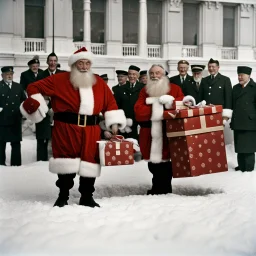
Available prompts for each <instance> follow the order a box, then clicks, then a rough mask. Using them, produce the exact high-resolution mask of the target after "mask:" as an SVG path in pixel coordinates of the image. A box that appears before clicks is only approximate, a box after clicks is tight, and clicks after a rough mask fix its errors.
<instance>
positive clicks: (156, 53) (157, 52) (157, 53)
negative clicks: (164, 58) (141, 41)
mask: <svg viewBox="0 0 256 256" xmlns="http://www.w3.org/2000/svg"><path fill="white" fill-rule="evenodd" d="M148 58H161V45H148Z"/></svg>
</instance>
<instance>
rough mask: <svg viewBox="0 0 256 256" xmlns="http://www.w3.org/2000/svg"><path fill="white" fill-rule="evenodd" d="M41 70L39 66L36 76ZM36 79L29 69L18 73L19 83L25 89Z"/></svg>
mask: <svg viewBox="0 0 256 256" xmlns="http://www.w3.org/2000/svg"><path fill="white" fill-rule="evenodd" d="M42 72H43V70H42V69H40V68H39V69H38V75H37V76H39V75H40V74H41V73H42ZM36 80H37V78H36V77H35V74H34V73H33V71H32V70H31V69H28V70H26V71H24V72H22V73H21V75H20V84H21V85H22V86H23V88H24V90H25V91H26V90H27V87H28V85H29V84H31V83H33V82H35V81H36Z"/></svg>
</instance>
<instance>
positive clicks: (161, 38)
mask: <svg viewBox="0 0 256 256" xmlns="http://www.w3.org/2000/svg"><path fill="white" fill-rule="evenodd" d="M53 1H54V2H53ZM53 6H54V8H53ZM53 9H54V11H53ZM53 13H54V21H53ZM53 24H54V26H53ZM53 29H54V38H55V40H54V46H55V47H54V49H55V52H56V54H57V55H58V56H59V63H60V64H61V68H62V69H67V70H68V66H67V59H68V56H69V55H70V54H71V53H72V52H74V51H75V50H76V49H79V48H80V47H82V46H86V47H87V48H88V49H89V50H91V51H93V52H94V54H95V61H94V64H93V69H94V72H95V73H98V74H103V73H107V74H108V77H109V79H110V80H109V85H110V86H113V85H114V84H116V82H117V81H116V74H115V70H117V69H125V70H127V68H128V67H129V65H131V64H135V65H137V66H139V67H140V68H141V69H148V68H149V67H150V66H151V65H152V64H153V63H159V64H162V65H163V66H164V67H165V68H166V70H167V71H169V73H170V74H169V76H172V75H175V74H177V70H176V68H177V62H178V61H179V60H180V59H186V60H188V61H189V63H190V64H207V62H208V60H209V59H210V58H214V59H218V60H219V61H220V66H221V67H220V68H221V69H220V72H221V73H222V74H224V75H227V76H229V77H230V78H231V80H232V82H233V84H235V83H237V76H236V67H237V66H238V65H248V66H251V67H252V68H253V74H252V77H253V78H254V79H255V80H256V0H223V1H203V0H193V1H192V0H183V1H181V0H0V67H2V66H5V65H13V66H15V81H17V82H19V76H20V73H21V72H22V71H24V70H26V69H27V62H28V60H30V59H31V58H32V57H33V56H34V55H35V54H37V55H39V56H40V62H41V67H42V68H45V67H46V63H45V61H46V57H47V55H48V54H49V53H51V52H52V42H53ZM205 75H207V71H205Z"/></svg>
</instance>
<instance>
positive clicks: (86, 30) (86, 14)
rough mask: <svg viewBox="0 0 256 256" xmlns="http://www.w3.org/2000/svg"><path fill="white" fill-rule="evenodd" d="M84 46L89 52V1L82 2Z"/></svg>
mask: <svg viewBox="0 0 256 256" xmlns="http://www.w3.org/2000/svg"><path fill="white" fill-rule="evenodd" d="M84 44H85V47H86V48H87V50H88V51H90V50H91V1H90V0H84Z"/></svg>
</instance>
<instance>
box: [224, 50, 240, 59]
mask: <svg viewBox="0 0 256 256" xmlns="http://www.w3.org/2000/svg"><path fill="white" fill-rule="evenodd" d="M221 58H222V59H225V60H236V59H237V49H236V48H222V49H221Z"/></svg>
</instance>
